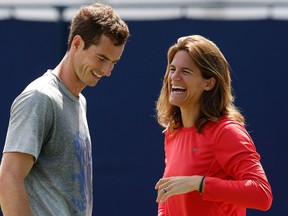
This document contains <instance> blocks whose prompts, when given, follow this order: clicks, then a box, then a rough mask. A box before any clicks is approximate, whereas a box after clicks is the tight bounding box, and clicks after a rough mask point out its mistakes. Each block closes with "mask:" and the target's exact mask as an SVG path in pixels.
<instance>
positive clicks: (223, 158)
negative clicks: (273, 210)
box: [203, 123, 273, 210]
mask: <svg viewBox="0 0 288 216" xmlns="http://www.w3.org/2000/svg"><path fill="white" fill-rule="evenodd" d="M215 140H216V141H215V144H214V148H215V149H214V151H215V157H216V160H217V161H218V163H219V164H220V166H221V167H222V168H223V170H224V171H225V172H226V173H227V174H228V175H229V176H231V180H223V179H220V178H216V177H209V176H207V177H206V178H205V183H204V193H203V199H205V200H209V201H225V202H229V203H232V204H235V205H238V206H242V207H246V208H254V209H259V210H268V209H269V208H270V206H271V204H272V199H273V198H272V191H271V187H270V184H269V183H268V180H267V177H266V175H265V172H264V170H263V167H262V165H261V163H260V156H259V154H258V153H257V151H256V149H255V146H254V144H253V141H252V139H251V137H250V136H249V134H248V132H247V131H246V129H245V128H244V127H243V126H241V125H238V124H235V123H231V124H227V125H225V126H224V127H223V128H222V129H221V130H220V131H219V132H218V133H217V135H216V137H215Z"/></svg>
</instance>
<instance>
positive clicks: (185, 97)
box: [168, 50, 208, 110]
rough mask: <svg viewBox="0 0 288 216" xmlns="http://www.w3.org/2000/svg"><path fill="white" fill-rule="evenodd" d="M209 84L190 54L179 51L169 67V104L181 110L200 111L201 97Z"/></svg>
mask: <svg viewBox="0 0 288 216" xmlns="http://www.w3.org/2000/svg"><path fill="white" fill-rule="evenodd" d="M207 82H208V80H206V79H204V78H203V77H202V75H201V72H200V69H199V68H198V67H197V66H196V65H195V63H194V62H193V60H192V58H191V56H190V55H189V53H188V52H187V51H184V50H180V51H177V52H176V54H175V55H174V57H173V59H172V62H171V64H170V67H169V76H168V90H169V102H170V103H171V104H172V105H175V106H178V107H180V108H181V109H182V108H183V109H189V110H191V109H192V110H195V109H199V107H200V99H201V95H202V94H203V92H204V91H205V90H207Z"/></svg>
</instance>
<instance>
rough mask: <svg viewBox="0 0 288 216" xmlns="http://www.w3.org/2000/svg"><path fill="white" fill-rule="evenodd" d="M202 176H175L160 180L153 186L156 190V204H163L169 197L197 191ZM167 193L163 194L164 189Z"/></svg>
mask: <svg viewBox="0 0 288 216" xmlns="http://www.w3.org/2000/svg"><path fill="white" fill-rule="evenodd" d="M202 178H203V176H196V175H195V176H175V177H169V178H161V179H160V180H159V181H158V182H157V183H156V185H155V189H156V190H158V194H157V199H156V202H158V203H163V202H165V201H166V200H167V199H168V198H169V197H170V196H173V195H177V194H184V193H188V192H191V191H194V190H199V186H200V183H201V180H202ZM164 188H165V190H166V191H167V192H166V193H165V192H164V190H163V189H164Z"/></svg>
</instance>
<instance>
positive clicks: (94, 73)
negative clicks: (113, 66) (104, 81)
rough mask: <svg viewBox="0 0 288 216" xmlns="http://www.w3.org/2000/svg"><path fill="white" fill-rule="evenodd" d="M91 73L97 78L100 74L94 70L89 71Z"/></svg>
mask: <svg viewBox="0 0 288 216" xmlns="http://www.w3.org/2000/svg"><path fill="white" fill-rule="evenodd" d="M91 73H92V74H93V75H94V76H95V77H97V78H98V79H100V78H101V77H102V76H101V75H99V74H98V73H97V72H96V71H91Z"/></svg>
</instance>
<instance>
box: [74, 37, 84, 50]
mask: <svg viewBox="0 0 288 216" xmlns="http://www.w3.org/2000/svg"><path fill="white" fill-rule="evenodd" d="M72 46H73V47H74V48H75V49H79V48H82V49H83V47H84V41H83V39H82V37H81V36H80V35H75V37H74V38H73V41H72Z"/></svg>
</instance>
